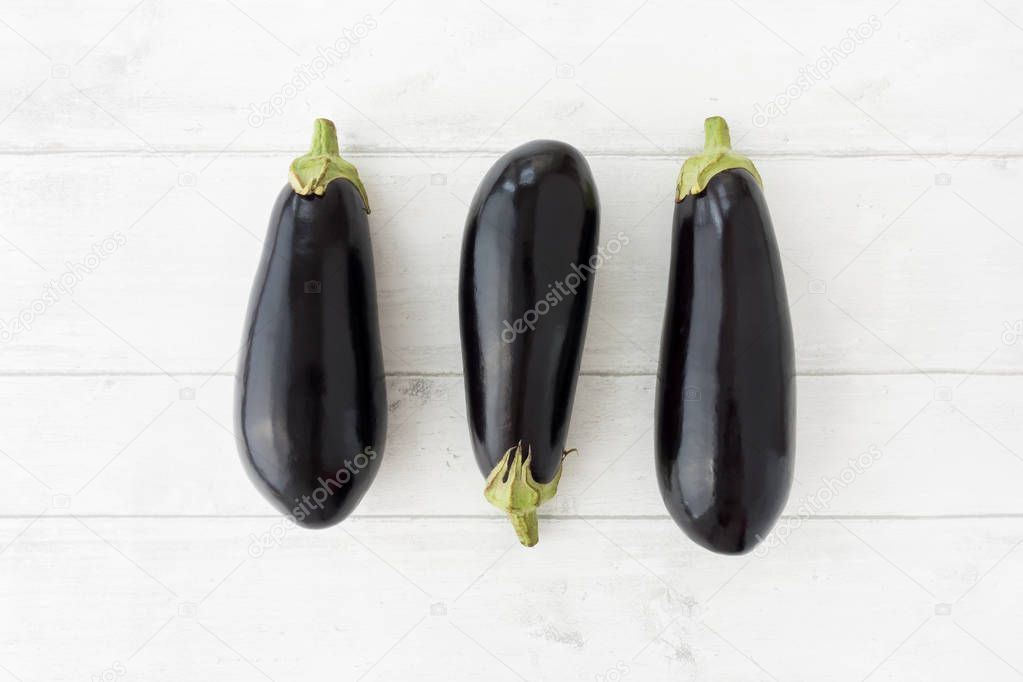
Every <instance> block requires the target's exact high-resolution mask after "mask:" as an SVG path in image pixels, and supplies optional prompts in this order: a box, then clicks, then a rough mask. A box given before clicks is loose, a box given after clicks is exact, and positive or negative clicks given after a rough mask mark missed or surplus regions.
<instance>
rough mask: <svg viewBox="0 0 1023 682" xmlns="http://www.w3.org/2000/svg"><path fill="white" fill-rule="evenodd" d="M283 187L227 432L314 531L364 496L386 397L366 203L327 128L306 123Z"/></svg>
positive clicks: (251, 467)
mask: <svg viewBox="0 0 1023 682" xmlns="http://www.w3.org/2000/svg"><path fill="white" fill-rule="evenodd" d="M289 180H290V186H286V187H284V189H283V190H281V193H280V195H279V196H278V197H277V203H276V204H275V205H274V208H273V211H272V213H271V215H270V227H269V230H268V233H267V238H266V242H265V245H264V247H263V257H262V260H261V262H260V264H259V271H258V272H257V274H256V280H255V283H254V284H253V286H252V294H251V297H250V299H249V311H248V319H247V321H246V326H245V335H244V340H243V343H242V350H241V358H240V364H239V369H238V375H237V379H236V382H237V383H236V388H235V423H236V433H237V434H238V439H239V449H240V451H241V456H242V461H243V462H244V464H245V468H246V470H247V472H248V474H249V476H250V478H251V479H252V481H253V482H254V483H255V485H256V487H257V488H258V489H259V490H260V492H261V493H263V495H264V496H265V497H267V499H269V500H270V502H271V503H273V505H274V506H275V507H277V508H278V509H279V510H280V511H282V512H283V513H285V514H288V515H290V516H291V517H292V518H293V519H294V520H295V521H296V522H297V523H299V524H300V525H303V526H308V527H313V528H316V527H323V526H329V525H332V524H334V523H337V522H338V521H341V520H342V519H344V518H345V517H346V516H348V515H349V514H350V513H351V512H352V510H353V509H355V506H356V505H357V504H358V503H359V500H361V499H362V497H363V495H365V493H366V491H367V490H368V489H369V486H370V483H372V481H373V477H374V476H375V475H376V472H377V469H378V468H379V467H380V460H381V458H382V457H383V453H384V437H385V434H386V429H387V399H386V395H385V388H384V367H383V360H382V354H381V346H380V331H379V324H378V320H377V302H376V288H375V283H374V274H373V252H372V248H371V245H370V239H369V223H368V221H367V219H366V215H367V214H368V213H369V201H368V200H367V198H366V190H365V188H364V187H363V186H362V182H361V181H360V180H359V174H358V172H357V171H356V170H355V166H353V165H352V164H350V163H348V162H347V161H345V160H344V159H342V158H341V155H340V150H339V148H338V142H337V131H336V130H335V129H334V124H333V123H331V122H330V121H328V120H326V119H322V118H321V119H317V121H316V123H315V130H314V133H313V142H312V148H311V149H310V150H309V153H308V154H306V155H304V156H301V157H299V158H298V159H296V160H295V162H294V163H292V165H291V169H290V173H289Z"/></svg>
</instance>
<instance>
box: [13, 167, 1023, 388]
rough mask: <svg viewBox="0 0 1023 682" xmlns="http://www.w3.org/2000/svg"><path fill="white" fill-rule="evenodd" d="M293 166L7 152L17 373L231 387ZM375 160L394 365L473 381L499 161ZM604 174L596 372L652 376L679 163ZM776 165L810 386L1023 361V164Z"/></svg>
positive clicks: (590, 365) (782, 231)
mask: <svg viewBox="0 0 1023 682" xmlns="http://www.w3.org/2000/svg"><path fill="white" fill-rule="evenodd" d="M288 157H289V154H279V155H277V154H275V155H272V156H261V155H256V156H253V155H230V154H225V155H223V156H220V157H215V156H213V155H184V156H177V157H171V161H173V164H172V163H167V162H166V161H165V160H163V159H161V158H159V157H152V156H147V157H143V156H131V155H128V156H115V157H110V156H103V155H99V156H84V157H83V156H77V155H72V156H68V155H56V156H49V155H46V156H6V157H0V180H2V181H4V182H5V183H7V185H8V186H9V187H11V191H10V192H7V193H5V195H4V197H3V198H0V216H3V217H4V219H5V225H6V227H5V229H4V236H5V238H6V239H7V240H8V242H6V243H3V242H0V265H2V267H3V268H4V271H5V273H6V274H5V278H6V289H7V295H6V296H5V297H4V299H3V301H0V320H2V321H4V323H5V324H6V325H7V326H6V328H5V329H6V330H8V331H7V335H4V337H3V338H4V339H6V340H7V342H6V343H5V344H4V345H3V346H2V348H0V350H2V352H0V371H2V372H25V371H42V372H48V371H49V372H67V371H71V372H83V371H84V372H100V373H118V372H162V371H166V372H169V373H172V374H173V373H182V372H184V373H188V372H220V373H230V372H231V371H233V369H234V365H235V353H236V351H237V344H238V343H239V341H240V339H241V326H242V321H243V317H244V311H245V305H246V301H247V299H248V292H249V288H250V286H251V279H252V277H253V273H254V271H255V267H256V263H257V261H258V258H259V253H260V249H261V244H260V240H261V239H262V237H263V235H264V233H265V229H266V228H265V224H266V220H267V214H268V211H269V207H270V206H271V204H272V202H273V198H274V197H275V195H276V193H277V192H278V191H279V190H280V187H281V186H282V185H283V180H282V178H283V175H284V170H285V167H286V164H287V162H288ZM355 161H356V162H357V163H358V165H359V167H360V169H361V170H362V174H363V177H364V178H365V181H366V184H367V186H368V187H369V190H370V196H371V200H372V202H373V206H374V212H373V214H372V216H371V219H370V220H371V226H372V229H373V232H374V236H373V239H374V249H375V252H376V254H375V255H376V260H377V272H378V291H379V299H380V309H381V316H382V327H383V328H382V333H383V341H384V346H385V348H386V353H385V360H386V366H387V368H388V370H389V371H390V372H392V373H393V372H399V373H403V374H417V373H453V372H460V371H461V357H460V351H459V345H458V343H459V342H458V333H457V329H458V321H457V319H458V318H457V306H456V305H455V300H456V291H457V278H458V274H457V273H458V259H459V253H460V243H461V234H462V229H463V224H464V220H465V213H466V203H467V202H468V200H469V199H470V198H471V197H472V194H473V192H474V191H475V188H476V185H477V183H478V181H479V178H480V177H481V176H482V175H483V173H484V172H485V171H486V169H487V167H488V166H489V165H490V164H491V163H492V162H493V157H487V158H484V157H480V158H477V159H473V160H472V161H470V162H468V163H466V164H465V165H464V166H462V167H461V168H458V169H457V170H456V169H455V168H454V166H455V165H456V164H457V163H458V160H457V159H453V158H450V157H430V158H429V159H426V161H427V163H426V164H425V165H424V163H421V162H420V160H417V159H415V158H411V157H408V156H403V157H390V156H385V157H379V156H369V157H359V158H356V159H355ZM592 161H593V164H592V165H593V168H594V172H595V174H596V177H597V182H598V185H599V187H600V188H601V197H602V205H603V221H602V236H601V243H602V244H603V245H605V246H610V243H611V242H612V241H618V242H620V244H621V249H620V251H619V253H618V254H617V255H615V256H614V257H613V258H610V259H609V260H607V261H606V262H605V264H604V265H603V267H602V268H601V269H600V271H599V272H598V273H597V278H596V289H595V293H594V301H593V309H592V315H591V321H590V327H589V333H588V337H587V345H586V351H585V354H584V360H583V368H584V371H587V372H597V373H605V372H613V373H640V374H652V373H654V372H655V370H656V365H657V353H658V344H659V339H660V326H661V316H662V311H663V298H664V293H665V286H666V281H667V267H668V262H667V251H668V245H669V240H670V236H669V235H670V224H671V212H672V203H671V198H670V195H671V192H672V188H673V183H674V178H675V174H676V172H677V165H676V164H675V163H674V162H672V161H669V160H666V159H642V158H617V157H613V158H612V157H601V158H596V159H593V160H592ZM760 168H761V171H762V173H763V174H764V176H765V177H766V178H767V191H768V196H769V198H770V200H771V206H772V211H773V216H774V220H775V224H776V229H777V232H778V238H779V242H780V244H781V247H782V251H783V254H784V267H785V270H786V277H787V281H788V291H789V298H790V300H791V302H792V316H793V324H794V327H795V333H796V351H797V366H798V368H799V370H800V371H801V372H804V373H819V372H827V373H832V372H857V373H859V372H907V371H909V372H912V371H917V370H918V369H922V370H926V371H931V372H933V371H942V370H944V371H956V370H960V371H962V370H973V369H975V368H977V367H978V366H981V369H982V371H985V372H987V371H1017V370H1018V369H1019V368H1020V367H1021V366H1023V356H1021V349H1023V344H1020V343H1017V340H1018V336H1019V333H1018V332H1017V331H1012V330H1015V329H1018V330H1023V321H1021V318H1023V312H1021V310H1020V308H1019V304H1018V297H1017V296H1016V292H1017V291H1018V290H1019V289H1020V288H1021V287H1023V269H1021V268H1020V267H1019V262H1020V258H1021V257H1023V242H1021V241H1020V240H1023V233H1021V234H1017V232H1018V230H1017V229H1016V227H1015V224H1016V223H1015V218H1016V216H1017V214H1018V210H1017V207H1016V206H1015V202H1014V199H1013V197H1014V195H1013V193H1012V188H1013V187H1015V186H1016V185H1018V184H1019V183H1020V182H1021V181H1023V164H1021V163H1020V162H1019V161H1005V160H1002V161H965V162H963V163H962V164H960V165H958V166H956V167H955V170H954V171H953V172H952V173H951V174H950V175H948V176H947V178H938V179H937V180H938V181H939V182H944V181H945V180H946V179H947V180H948V181H949V182H951V183H952V184H950V185H946V184H935V183H936V177H935V175H934V173H932V172H931V169H929V168H927V167H926V166H922V165H920V164H919V162H916V161H912V160H904V159H769V160H766V161H764V162H763V163H761V164H760ZM57 169H59V175H55V172H57ZM949 170H952V168H951V164H950V168H949ZM434 171H437V173H434ZM56 178H59V179H56ZM113 178H120V179H125V180H128V181H130V185H131V186H130V189H129V188H127V187H122V186H121V185H120V184H119V183H118V184H113V183H112V179H113ZM104 240H106V242H104ZM626 241H627V244H626V243H625V242H626ZM104 244H106V246H104ZM97 245H98V246H97ZM97 249H98V252H99V254H100V255H99V256H96V255H94V254H95V253H96V252H97ZM61 279H65V280H66V281H67V282H68V285H69V286H68V288H67V289H66V290H64V291H61V290H56V291H57V293H56V294H55V295H50V293H49V292H50V291H51V290H50V289H49V288H48V282H51V281H58V282H59V281H60V280H61ZM50 299H53V300H50ZM19 318H20V319H22V320H27V321H28V323H27V324H24V323H23V324H21V326H19V324H18V322H17V320H18V319H19ZM1007 330H1009V331H1010V333H1008V334H1007V335H1006V334H1004V332H1006V331H1007ZM29 368H31V369H29Z"/></svg>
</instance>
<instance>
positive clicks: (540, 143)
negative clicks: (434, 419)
mask: <svg viewBox="0 0 1023 682" xmlns="http://www.w3.org/2000/svg"><path fill="white" fill-rule="evenodd" d="M598 223H599V207H598V199H597V189H596V186H595V185H594V182H593V177H592V176H591V175H590V169H589V166H588V165H587V163H586V160H585V159H584V158H583V157H582V155H581V154H580V153H579V152H578V151H576V150H575V149H574V148H573V147H571V146H570V145H567V144H565V143H563V142H556V141H550V140H537V141H533V142H529V143H527V144H524V145H522V146H520V147H517V148H516V149H513V150H512V151H510V152H508V153H507V154H505V155H504V156H503V157H501V158H500V159H499V160H498V161H497V162H496V163H495V164H494V166H493V167H492V168H491V169H490V171H489V172H488V173H487V174H486V176H485V177H484V178H483V180H482V182H481V183H480V186H479V188H478V189H477V191H476V195H475V196H474V198H473V200H472V204H471V206H470V208H469V216H468V219H467V220H466V225H465V235H464V240H463V243H462V258H461V268H460V278H459V320H460V325H461V337H462V360H463V365H464V370H465V373H464V377H465V401H466V407H467V416H468V421H469V431H470V436H471V441H472V447H473V451H474V453H475V456H476V463H477V464H478V465H479V468H480V471H481V473H482V474H483V475H484V476H485V477H486V484H485V487H484V496H485V497H486V499H487V500H488V501H489V502H490V503H491V504H493V505H494V506H495V507H497V508H498V509H500V510H501V511H503V512H505V513H506V514H507V515H508V518H509V519H510V520H511V522H512V526H513V528H514V529H515V533H516V534H517V535H518V538H519V541H520V542H521V543H522V544H523V545H525V546H527V547H531V546H533V545H535V544H536V543H537V540H538V528H537V516H536V509H537V507H539V506H540V505H541V504H543V503H544V502H546V501H548V500H550V499H551V498H552V497H553V496H554V494H555V493H556V492H557V488H558V482H559V481H560V479H561V462H562V459H563V458H564V456H565V454H566V451H565V438H566V435H567V432H568V426H569V420H570V418H571V414H572V401H573V399H574V396H575V386H576V379H577V378H578V376H579V363H580V361H581V358H582V351H583V341H584V338H585V335H586V321H587V315H588V313H589V306H590V294H591V291H592V286H593V278H594V274H595V271H596V269H597V268H598V267H599V266H600V261H599V260H598V259H599V258H600V257H599V256H598V255H597V234H598Z"/></svg>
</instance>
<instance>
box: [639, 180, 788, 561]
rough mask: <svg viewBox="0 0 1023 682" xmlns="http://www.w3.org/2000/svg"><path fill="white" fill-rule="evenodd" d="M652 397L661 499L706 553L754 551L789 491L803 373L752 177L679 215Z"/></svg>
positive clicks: (681, 208) (679, 207) (720, 187)
mask: <svg viewBox="0 0 1023 682" xmlns="http://www.w3.org/2000/svg"><path fill="white" fill-rule="evenodd" d="M671 253H672V261H671V275H670V282H669V288H668V300H667V308H666V311H665V317H664V329H663V334H662V338H661V357H660V368H659V371H658V375H657V394H656V396H657V397H656V414H655V421H656V440H655V443H656V461H657V475H658V482H659V484H660V489H661V496H662V497H663V499H664V503H665V505H666V506H667V508H668V511H669V512H670V513H671V516H672V517H673V518H674V519H675V522H676V523H678V525H679V526H680V527H681V528H682V529H683V530H684V531H685V532H686V534H687V535H689V537H691V538H692V539H693V540H695V541H696V542H697V543H699V544H701V545H703V546H704V547H706V548H708V549H710V550H713V551H715V552H720V553H725V554H741V553H744V552H747V551H749V550H750V549H752V548H753V547H754V545H756V544H757V543H758V542H759V541H760V540H762V539H763V538H764V537H765V536H766V535H767V533H768V532H769V531H770V529H771V527H772V525H773V524H774V522H775V521H776V520H777V518H778V516H779V515H780V514H781V511H782V508H783V507H784V506H785V501H786V499H787V498H788V493H789V488H790V486H791V481H792V471H793V458H794V447H795V442H794V424H795V361H794V357H793V348H792V325H791V322H790V320H789V309H788V301H787V298H786V294H785V281H784V278H783V275H782V267H781V260H780V256H779V252H778V245H777V242H776V241H775V236H774V228H773V227H772V224H771V218H770V215H769V213H768V210H767V204H766V203H765V201H764V196H763V194H762V193H761V190H760V187H759V186H758V185H757V182H756V181H755V180H754V178H753V176H751V175H750V174H749V173H747V172H746V171H745V170H741V169H730V170H726V171H723V172H721V173H719V174H717V175H715V176H714V177H713V178H711V180H710V182H709V183H708V184H707V187H706V189H705V190H704V191H703V192H701V193H699V194H696V195H689V196H686V197H685V198H684V199H683V200H682V201H681V202H679V203H677V204H676V206H675V218H674V230H673V237H672V251H671Z"/></svg>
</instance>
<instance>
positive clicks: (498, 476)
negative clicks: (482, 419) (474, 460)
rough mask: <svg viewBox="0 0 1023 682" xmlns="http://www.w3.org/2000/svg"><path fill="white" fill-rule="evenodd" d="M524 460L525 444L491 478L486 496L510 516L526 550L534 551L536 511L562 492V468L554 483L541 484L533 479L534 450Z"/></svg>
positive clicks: (508, 454)
mask: <svg viewBox="0 0 1023 682" xmlns="http://www.w3.org/2000/svg"><path fill="white" fill-rule="evenodd" d="M528 450H529V454H527V455H526V458H525V459H524V460H523V458H522V441H519V443H518V445H516V446H515V447H513V448H509V449H508V451H507V452H505V453H504V456H503V457H501V461H500V462H498V463H497V466H495V467H494V470H493V471H491V472H490V475H489V476H487V484H486V487H485V488H484V489H483V496H484V497H486V498H487V501H488V502H490V504H492V505H494V506H495V507H497V508H498V509H500V510H501V511H503V512H504V513H506V514H507V515H508V518H509V519H510V520H511V523H512V527H513V528H514V529H515V534H516V535H518V537H519V542H521V543H522V544H523V545H525V546H526V547H532V546H533V545H535V544H536V543H537V542H538V541H539V539H540V538H539V531H538V529H537V519H536V509H537V507H539V506H540V505H541V504H543V503H544V502H546V501H547V500H549V499H551V498H552V497H554V494H555V493H556V492H558V481H560V480H561V466H558V472H557V473H556V474H554V478H553V479H551V481H550V483H537V482H536V479H534V478H533V472H532V469H530V464H531V463H532V461H533V448H532V447H529V449H528Z"/></svg>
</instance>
